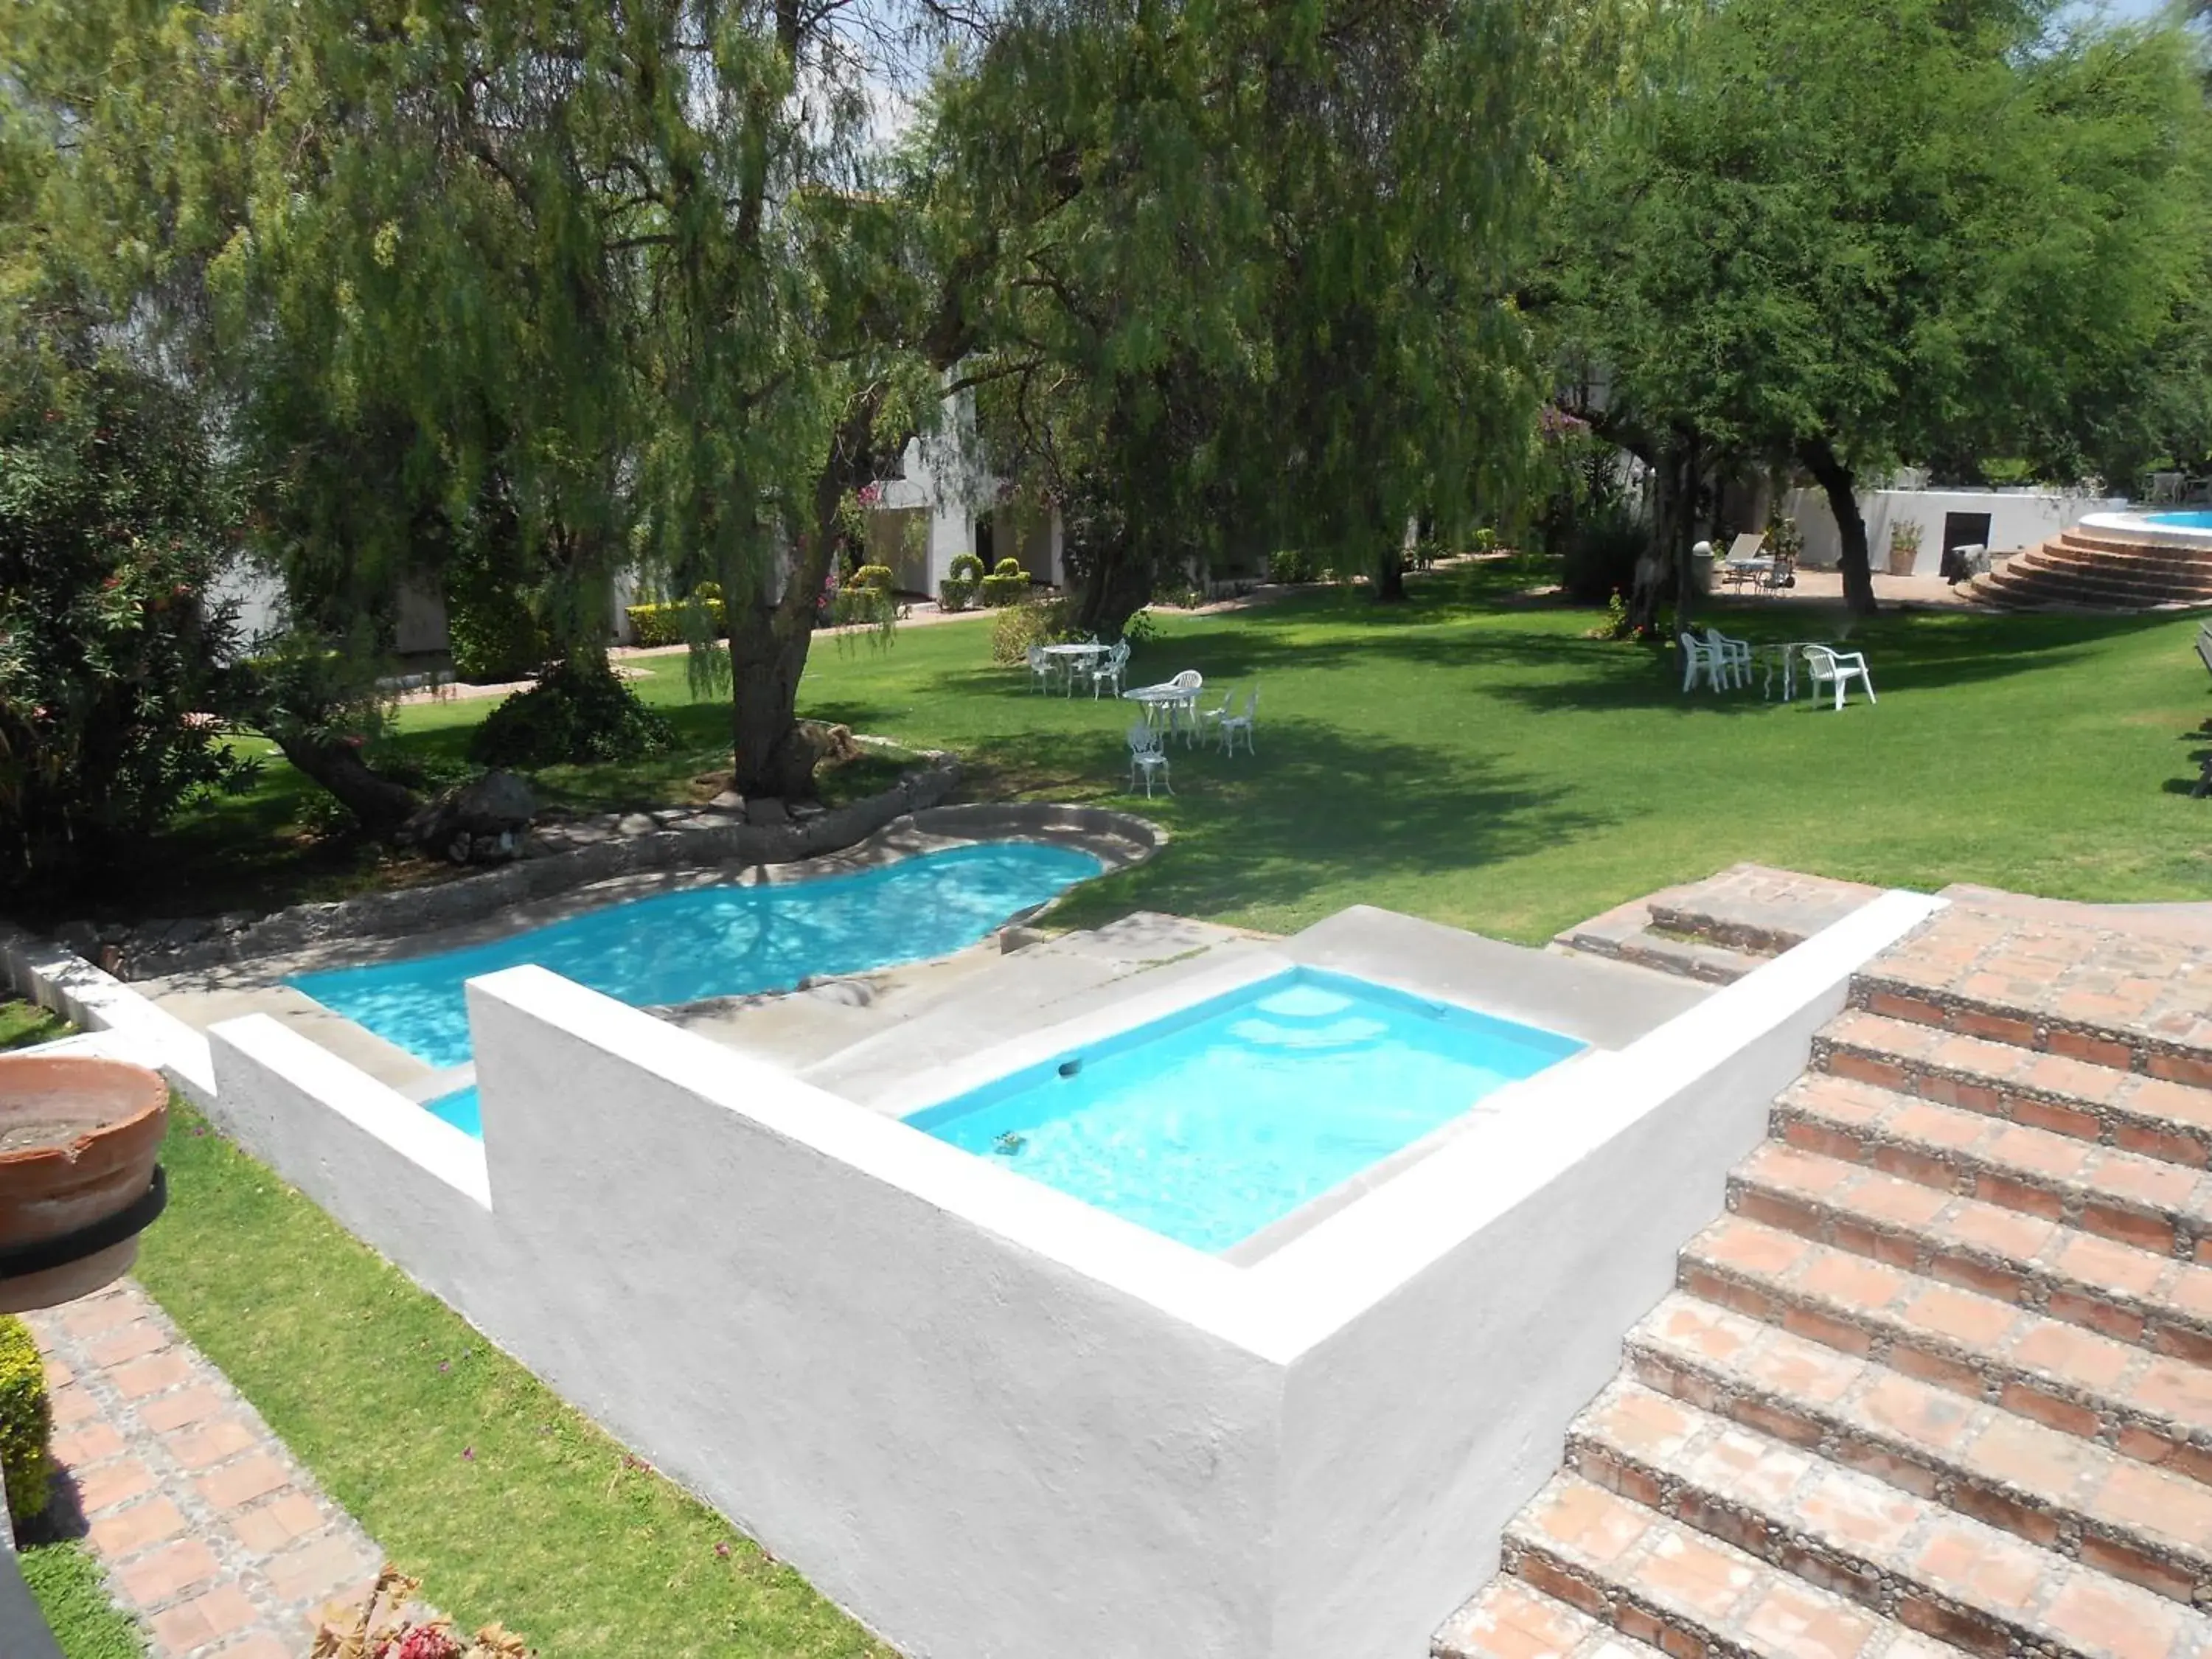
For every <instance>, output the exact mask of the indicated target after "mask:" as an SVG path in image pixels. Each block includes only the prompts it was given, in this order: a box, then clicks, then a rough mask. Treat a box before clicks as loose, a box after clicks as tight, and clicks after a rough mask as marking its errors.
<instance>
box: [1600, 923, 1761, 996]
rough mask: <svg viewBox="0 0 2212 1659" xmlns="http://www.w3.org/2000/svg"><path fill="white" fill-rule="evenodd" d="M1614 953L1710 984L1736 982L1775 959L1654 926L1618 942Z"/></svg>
mask: <svg viewBox="0 0 2212 1659" xmlns="http://www.w3.org/2000/svg"><path fill="white" fill-rule="evenodd" d="M1610 954H1611V955H1612V956H1613V957H1614V959H1615V960H1617V961H1620V962H1632V963H1636V964H1637V966H1638V967H1639V968H1656V969H1658V970H1659V971H1660V972H1662V973H1666V974H1674V975H1680V977H1682V978H1684V979H1695V980H1703V981H1705V982H1706V983H1707V984H1709V985H1733V984H1735V981H1738V980H1740V979H1741V978H1742V977H1743V976H1744V975H1746V974H1747V973H1749V972H1751V970H1752V969H1754V968H1756V967H1758V966H1759V964H1760V963H1764V962H1767V961H1769V960H1771V958H1770V957H1765V956H1761V955H1756V954H1754V953H1753V952H1751V951H1737V950H1732V949H1730V948H1729V946H1727V945H1715V944H1712V943H1711V942H1709V941H1708V940H1705V939H1682V938H1677V937H1673V936H1671V935H1670V933H1662V932H1658V931H1656V930H1654V929H1652V928H1650V927H1645V928H1642V929H1640V930H1638V932H1636V933H1632V934H1630V935H1629V936H1628V937H1627V938H1626V939H1620V940H1617V941H1615V942H1614V944H1613V950H1612V951H1611V952H1610Z"/></svg>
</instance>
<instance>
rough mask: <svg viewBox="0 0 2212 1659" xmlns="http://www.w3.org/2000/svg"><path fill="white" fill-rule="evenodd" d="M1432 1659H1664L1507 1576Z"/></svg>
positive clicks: (1440, 1638) (1451, 1626)
mask: <svg viewBox="0 0 2212 1659" xmlns="http://www.w3.org/2000/svg"><path fill="white" fill-rule="evenodd" d="M1429 1652H1430V1655H1431V1659H1660V1653H1659V1650H1658V1649H1656V1648H1653V1647H1647V1646H1645V1645H1644V1644H1643V1643H1641V1642H1638V1641H1636V1640H1635V1639H1633V1638H1630V1637H1626V1636H1624V1635H1622V1634H1621V1633H1620V1632H1619V1631H1617V1630H1615V1629H1614V1628H1613V1626H1610V1625H1608V1624H1606V1623H1604V1622H1603V1621H1602V1620H1597V1619H1593V1618H1591V1617H1590V1616H1589V1614H1588V1613H1584V1612H1583V1611H1582V1610H1581V1609H1579V1608H1577V1607H1569V1606H1568V1605H1567V1604H1566V1603H1565V1602H1564V1601H1555V1600H1554V1599H1553V1598H1552V1597H1551V1596H1548V1595H1545V1594H1544V1593H1543V1591H1541V1590H1540V1589H1537V1588H1536V1587H1535V1586H1534V1584H1529V1583H1523V1582H1522V1580H1520V1579H1518V1578H1510V1577H1504V1576H1503V1575H1501V1576H1499V1577H1496V1578H1493V1579H1492V1580H1491V1581H1490V1583H1488V1585H1486V1587H1485V1588H1484V1589H1483V1590H1482V1593H1481V1594H1480V1595H1477V1596H1476V1597H1475V1598H1474V1600H1473V1601H1469V1602H1468V1604H1467V1605H1466V1606H1465V1607H1462V1608H1461V1609H1460V1610H1459V1611H1458V1612H1457V1613H1454V1614H1453V1615H1452V1616H1451V1618H1450V1619H1449V1620H1447V1621H1446V1622H1445V1624H1444V1626H1443V1629H1441V1630H1439V1631H1438V1632H1437V1634H1436V1638H1435V1640H1434V1641H1432V1642H1431V1644H1429Z"/></svg>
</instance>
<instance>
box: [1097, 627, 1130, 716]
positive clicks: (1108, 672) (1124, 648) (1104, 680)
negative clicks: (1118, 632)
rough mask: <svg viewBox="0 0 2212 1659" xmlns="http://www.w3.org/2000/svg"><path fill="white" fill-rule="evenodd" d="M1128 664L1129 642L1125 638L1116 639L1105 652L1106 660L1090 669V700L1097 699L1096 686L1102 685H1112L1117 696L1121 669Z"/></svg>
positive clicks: (1118, 694) (1119, 693) (1119, 691)
mask: <svg viewBox="0 0 2212 1659" xmlns="http://www.w3.org/2000/svg"><path fill="white" fill-rule="evenodd" d="M1128 665H1129V642H1128V641H1127V640H1119V641H1115V646H1114V648H1113V649H1112V650H1111V651H1109V652H1108V653H1106V660H1105V661H1104V662H1103V663H1100V664H1099V665H1097V667H1095V668H1093V669H1092V670H1091V701H1092V702H1097V700H1098V688H1099V687H1100V686H1102V685H1110V686H1112V687H1113V688H1114V695H1115V696H1117V697H1118V696H1121V671H1122V670H1124V669H1126V668H1127V667H1128Z"/></svg>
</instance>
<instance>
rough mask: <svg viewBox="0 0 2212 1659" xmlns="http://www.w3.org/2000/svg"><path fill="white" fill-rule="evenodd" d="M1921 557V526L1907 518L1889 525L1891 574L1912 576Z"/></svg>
mask: <svg viewBox="0 0 2212 1659" xmlns="http://www.w3.org/2000/svg"><path fill="white" fill-rule="evenodd" d="M1919 557H1920V526H1919V525H1918V523H1917V522H1916V521H1915V520H1911V519H1907V520H1905V522H1904V523H1902V524H1893V525H1892V526H1890V527H1889V574H1891V575H1893V576H1910V575H1911V574H1912V567H1913V565H1914V564H1915V563H1916V562H1917V561H1918V559H1919Z"/></svg>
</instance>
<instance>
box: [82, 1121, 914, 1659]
mask: <svg viewBox="0 0 2212 1659" xmlns="http://www.w3.org/2000/svg"><path fill="white" fill-rule="evenodd" d="M162 1163H163V1164H164V1166H165V1167H166V1168H167V1170H168V1175H169V1183H170V1202H169V1208H168V1211H167V1213H166V1214H165V1215H164V1216H163V1217H162V1218H161V1221H160V1222H159V1223H158V1224H157V1225H155V1226H154V1227H152V1228H150V1229H149V1231H147V1233H146V1234H145V1236H144V1240H143V1244H142V1246H141V1249H140V1254H139V1258H138V1265H137V1268H136V1269H135V1272H136V1273H137V1277H138V1279H140V1281H141V1282H142V1283H143V1284H144V1285H145V1286H146V1288H147V1289H148V1290H149V1291H151V1292H152V1293H153V1295H154V1297H155V1299H156V1300H158V1301H159V1302H160V1303H161V1305H162V1307H163V1308H165V1309H166V1310H167V1311H168V1313H169V1315H170V1316H171V1317H172V1318H173V1319H174V1320H175V1321H176V1322H177V1323H178V1324H179V1326H180V1327H181V1328H183V1329H184V1332H185V1334H186V1335H187V1336H189V1337H190V1338H191V1340H193V1341H194V1342H195V1343H197V1344H198V1346H200V1348H201V1349H202V1350H203V1351H204V1352H205V1353H206V1354H207V1356H208V1357H209V1358H210V1359H212V1360H213V1361H215V1363H216V1364H217V1365H219V1366H221V1367H222V1370H223V1371H224V1372H225V1373H226V1374H227V1375H228V1376H229V1377H230V1380H231V1381H232V1382H233V1383H235V1384H236V1385H237V1387H238V1389H240V1392H241V1393H243V1394H244V1395H246V1398H247V1399H248V1400H250V1401H252V1402H253V1406H254V1408H255V1409H256V1410H258V1412H259V1413H261V1414H262V1416H263V1417H264V1418H265V1419H267V1420H268V1423H269V1425H270V1427H271V1428H272V1429H274V1430H275V1431H276V1433H277V1434H278V1435H279V1436H280V1437H282V1438H283V1440H284V1442H285V1443H286V1444H287V1445H289V1447H290V1448H291V1449H292V1451H293V1452H294V1453H295V1455H297V1456H298V1457H299V1458H300V1459H301V1462H304V1463H306V1464H307V1467H308V1468H310V1469H312V1470H313V1472H314V1474H315V1475H316V1477H317V1479H319V1480H320V1481H321V1482H322V1484H323V1486H324V1488H325V1490H326V1491H327V1492H329V1493H330V1495H331V1498H334V1499H336V1500H337V1502H338V1503H340V1504H343V1505H344V1506H345V1508H346V1509H348V1510H350V1511H351V1512H352V1514H353V1515H354V1516H355V1517H356V1519H357V1520H359V1521H360V1522H361V1523H362V1525H363V1526H364V1527H366V1528H368V1532H369V1534H370V1536H372V1537H373V1538H374V1539H375V1540H376V1541H377V1542H378V1543H379V1544H380V1545H381V1546H382V1547H384V1549H385V1550H386V1552H387V1553H389V1555H390V1557H391V1559H392V1560H393V1561H394V1562H395V1563H397V1564H398V1566H399V1567H400V1568H401V1569H402V1570H404V1571H406V1572H408V1573H410V1574H412V1575H414V1576H416V1577H420V1578H421V1579H422V1593H423V1595H424V1596H425V1597H426V1598H427V1599H428V1600H429V1601H431V1602H432V1603H433V1604H434V1605H435V1606H437V1607H441V1609H443V1610H444V1611H445V1612H446V1613H448V1614H449V1615H450V1616H451V1617H452V1618H453V1620H454V1622H455V1623H456V1624H457V1625H458V1626H460V1627H461V1628H462V1629H464V1630H474V1629H476V1628H477V1627H478V1626H482V1625H485V1624H489V1623H491V1622H492V1621H494V1620H499V1621H501V1622H503V1623H505V1624H506V1625H507V1626H508V1627H509V1628H510V1629H513V1630H514V1631H516V1632H519V1633H520V1635H522V1636H523V1637H524V1638H526V1640H527V1641H528V1642H529V1643H530V1644H531V1645H532V1647H533V1648H534V1649H536V1650H538V1651H539V1652H541V1653H543V1654H544V1655H546V1656H548V1659H640V1656H644V1655H651V1656H653V1659H710V1656H711V1659H895V1656H893V1655H892V1654H891V1650H890V1649H888V1648H886V1647H884V1646H883V1645H882V1644H880V1643H878V1642H877V1641H875V1640H874V1639H873V1638H871V1637H870V1636H869V1635H868V1634H867V1632H865V1631H863V1630H862V1629H860V1626H857V1625H855V1624H854V1623H853V1622H852V1621H851V1620H848V1619H847V1618H846V1617H845V1616H844V1615H843V1614H842V1613H839V1612H838V1611H837V1610H836V1608H835V1607H832V1606H830V1605H829V1603H828V1602H827V1601H823V1599H822V1598H821V1597H820V1596H819V1595H817V1594H815V1592H814V1591H813V1590H812V1589H811V1588H810V1587H809V1586H808V1585H807V1583H805V1580H804V1579H802V1578H800V1577H799V1575H798V1574H797V1573H796V1572H794V1571H792V1570H791V1569H790V1568H788V1567H787V1566H783V1565H781V1564H779V1563H777V1562H775V1561H774V1560H772V1559H769V1557H768V1556H766V1555H764V1554H763V1553H762V1552H761V1551H760V1550H759V1549H758V1548H757V1547H755V1546H754V1545H752V1544H751V1543H750V1542H748V1541H746V1540H745V1539H744V1537H743V1536H741V1535H740V1534H738V1533H737V1532H736V1531H735V1530H734V1529H733V1528H731V1526H730V1525H729V1523H728V1522H726V1521H724V1520H722V1519H721V1518H720V1516H717V1515H715V1514H714V1512H713V1511H712V1510H709V1509H708V1508H707V1507H706V1506H705V1505H704V1504H701V1503H699V1502H697V1501H696V1499H694V1498H690V1497H689V1496H687V1495H686V1494H685V1493H684V1492H682V1491H681V1490H680V1489H679V1488H678V1487H677V1486H674V1485H673V1484H672V1483H671V1482H670V1481H668V1480H665V1479H664V1478H663V1477H662V1476H660V1475H659V1474H656V1473H655V1472H654V1471H653V1469H651V1468H648V1467H647V1466H646V1465H645V1464H643V1463H641V1462H639V1461H638V1460H636V1459H635V1458H633V1457H630V1456H629V1455H627V1454H625V1453H624V1452H623V1449H622V1447H621V1446H620V1445H618V1444H617V1443H616V1442H615V1441H613V1440H612V1439H611V1438H609V1437H608V1436H607V1435H606V1434H605V1432H603V1431H601V1430H599V1428H598V1427H596V1426H595V1425H592V1423H591V1422H590V1421H589V1420H588V1419H586V1418H585V1417H583V1416H582V1415H581V1414H580V1413H578V1412H576V1411H574V1410H573V1409H571V1408H570V1407H568V1406H566V1405H564V1404H562V1402H561V1401H560V1400H558V1399H557V1398H556V1396H555V1395H554V1394H553V1392H552V1391H551V1390H550V1389H548V1388H547V1387H546V1386H545V1385H544V1383H540V1382H538V1380H537V1378H535V1377H534V1376H532V1375H531V1374H530V1373H529V1372H528V1371H526V1370H524V1369H523V1368H522V1367H521V1366H520V1365H519V1364H516V1363H515V1362H514V1361H513V1360H512V1359H509V1358H507V1356H505V1355H504V1354H502V1353H501V1352H498V1351H497V1350H496V1349H495V1348H493V1347H491V1346H490V1345H489V1344H488V1343H487V1342H486V1341H485V1340H484V1339H483V1337H482V1336H480V1335H478V1334H477V1333H476V1332H475V1331H473V1330H471V1328H469V1326H468V1325H467V1324H466V1323H465V1322H463V1321H462V1319H461V1318H460V1317H459V1316H458V1315H457V1314H455V1313H453V1311H452V1310H450V1309H448V1308H447V1307H446V1306H445V1305H444V1304H442V1303H441V1302H439V1301H437V1300H436V1299H435V1297H431V1296H429V1295H428V1293H427V1292H425V1291H422V1290H419V1289H417V1288H416V1286H415V1285H412V1284H411V1283H410V1282H409V1281H408V1280H407V1279H406V1278H405V1277H404V1275H402V1274H401V1273H399V1272H398V1269H396V1268H394V1267H392V1266H391V1265H390V1264H389V1263H387V1262H386V1261H384V1260H383V1259H382V1258H381V1257H380V1256H378V1255H376V1253H375V1252H374V1251H373V1250H371V1249H368V1247H367V1246H366V1245H364V1244H362V1243H359V1242H358V1241H357V1240H356V1239H355V1238H353V1237H351V1236H350V1235H349V1234H348V1233H347V1232H345V1231H344V1230H343V1229H342V1228H341V1227H339V1226H338V1225H337V1223H336V1222H334V1221H332V1220H331V1218H329V1217H328V1216H326V1215H325V1214H324V1213H323V1212H321V1211H320V1210H319V1209H317V1208H316V1207H315V1206H313V1204H311V1203H309V1202H308V1201H307V1200H306V1199H305V1198H303V1197H301V1195H300V1194H298V1193H297V1192H295V1191H294V1190H293V1189H292V1188H289V1187H287V1186H286V1185H285V1184H284V1183H283V1182H282V1181H281V1180H279V1179H278V1178H277V1177H276V1176H274V1175H272V1174H271V1173H270V1171H269V1170H267V1169H266V1168H264V1166H262V1165H261V1164H257V1163H255V1162H254V1161H253V1160H252V1159H251V1158H247V1157H246V1155H245V1154H243V1153H242V1152H240V1151H238V1149H237V1148H236V1147H234V1146H232V1145H231V1144H230V1143H229V1142H228V1141H227V1140H225V1139H222V1137H221V1136H219V1135H217V1134H216V1133H213V1132H212V1131H211V1130H210V1128H209V1127H208V1126H207V1123H206V1121H205V1120H204V1119H203V1118H202V1117H200V1116H199V1115H198V1114H197V1113H196V1112H194V1111H193V1110H192V1109H191V1108H190V1107H189V1106H186V1105H185V1104H184V1103H181V1102H179V1103H175V1104H174V1105H173V1107H172V1109H171V1112H170V1130H169V1139H168V1142H167V1146H165V1148H164V1149H163V1152H162ZM241 1263H251V1264H252V1267H251V1271H248V1272H241V1271H240V1264H241ZM737 1408H741V1407H737ZM88 1659H89V1656H88ZM100 1659H106V1655H105V1654H102V1655H101V1656H100Z"/></svg>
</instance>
